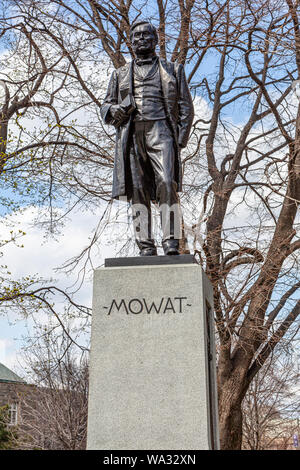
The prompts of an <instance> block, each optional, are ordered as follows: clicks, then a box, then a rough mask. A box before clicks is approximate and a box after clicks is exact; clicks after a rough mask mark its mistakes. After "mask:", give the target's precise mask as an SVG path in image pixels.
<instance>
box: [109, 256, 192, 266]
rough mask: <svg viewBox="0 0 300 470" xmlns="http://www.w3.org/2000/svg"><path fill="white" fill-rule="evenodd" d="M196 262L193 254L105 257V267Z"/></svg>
mask: <svg viewBox="0 0 300 470" xmlns="http://www.w3.org/2000/svg"><path fill="white" fill-rule="evenodd" d="M193 263H195V264H198V263H197V261H196V260H195V258H194V256H193V255H174V256H136V257H131V258H106V259H105V262H104V266H105V268H114V267H120V266H151V265H164V264H193Z"/></svg>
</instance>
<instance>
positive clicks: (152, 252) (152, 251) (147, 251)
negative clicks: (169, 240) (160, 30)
mask: <svg viewBox="0 0 300 470" xmlns="http://www.w3.org/2000/svg"><path fill="white" fill-rule="evenodd" d="M140 256H157V250H156V248H155V247H153V248H150V247H148V248H142V249H141V251H140Z"/></svg>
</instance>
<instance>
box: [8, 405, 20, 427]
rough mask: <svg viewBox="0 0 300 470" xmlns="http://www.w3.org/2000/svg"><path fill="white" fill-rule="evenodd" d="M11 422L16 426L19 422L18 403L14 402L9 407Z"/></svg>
mask: <svg viewBox="0 0 300 470" xmlns="http://www.w3.org/2000/svg"><path fill="white" fill-rule="evenodd" d="M9 424H10V425H11V426H16V425H17V424H18V405H17V403H12V404H11V405H10V407H9Z"/></svg>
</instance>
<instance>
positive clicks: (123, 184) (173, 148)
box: [101, 21, 194, 256]
mask: <svg viewBox="0 0 300 470" xmlns="http://www.w3.org/2000/svg"><path fill="white" fill-rule="evenodd" d="M130 40H131V44H132V48H133V51H134V53H135V55H136V59H135V60H133V61H132V62H130V63H127V64H126V65H124V66H123V67H120V68H119V69H117V70H115V71H114V72H113V74H112V76H111V79H110V82H109V85H108V90H107V94H106V97H105V99H104V102H103V105H102V107H101V114H102V118H103V120H104V122H105V123H107V124H113V125H114V126H115V127H116V149H115V163H114V175H113V191H112V196H113V197H114V198H119V197H121V196H126V197H127V199H128V200H130V199H131V200H132V207H133V218H134V222H135V223H134V226H135V237H136V242H137V244H138V247H139V249H140V255H141V256H151V255H156V254H157V251H156V247H155V244H154V240H153V236H152V228H151V201H156V202H157V203H158V204H159V208H160V212H161V216H162V217H161V219H162V232H163V242H162V245H163V249H164V253H165V254H166V255H178V254H179V236H178V233H180V232H179V230H178V229H179V227H178V224H179V225H181V224H180V222H179V220H180V216H179V214H180V211H179V203H178V194H177V193H178V192H179V191H181V162H180V149H182V148H184V147H185V146H186V145H187V142H188V138H189V133H190V129H191V126H192V122H193V117H194V108H193V103H192V98H191V95H190V91H189V88H188V84H187V81H186V78H185V73H184V68H183V66H182V65H181V64H178V63H176V62H175V63H174V62H168V61H166V60H162V59H160V58H158V56H157V55H156V53H155V48H156V45H157V43H158V37H157V32H156V29H155V28H154V27H153V26H152V24H151V23H149V22H148V21H138V22H135V23H134V24H133V25H132V26H131V29H130ZM163 209H164V210H163ZM180 230H181V227H180Z"/></svg>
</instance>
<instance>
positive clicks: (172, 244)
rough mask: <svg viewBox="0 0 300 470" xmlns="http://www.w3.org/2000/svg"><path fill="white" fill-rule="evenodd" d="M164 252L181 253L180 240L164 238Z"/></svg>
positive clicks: (171, 254)
mask: <svg viewBox="0 0 300 470" xmlns="http://www.w3.org/2000/svg"><path fill="white" fill-rule="evenodd" d="M162 246H163V249H164V253H165V255H167V256H173V255H179V240H175V239H171V240H164V241H163V243H162Z"/></svg>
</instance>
